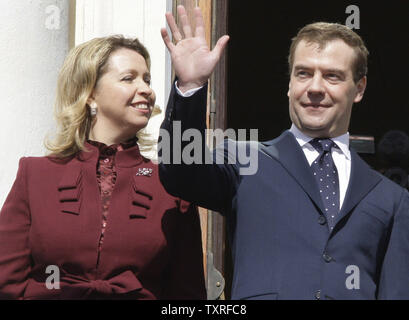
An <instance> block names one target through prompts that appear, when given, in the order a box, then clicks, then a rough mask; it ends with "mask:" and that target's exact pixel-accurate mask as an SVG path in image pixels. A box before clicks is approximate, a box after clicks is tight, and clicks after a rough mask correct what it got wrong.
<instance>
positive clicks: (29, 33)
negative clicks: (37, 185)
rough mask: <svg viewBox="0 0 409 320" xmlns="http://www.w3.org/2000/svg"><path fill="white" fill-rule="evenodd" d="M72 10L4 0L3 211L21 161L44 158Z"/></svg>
mask: <svg viewBox="0 0 409 320" xmlns="http://www.w3.org/2000/svg"><path fill="white" fill-rule="evenodd" d="M68 10H69V5H68V0H17V1H9V0H0V26H1V33H0V48H1V54H0V70H1V72H0V150H1V158H0V208H1V207H2V205H3V203H4V200H5V199H6V196H7V194H8V193H9V191H10V188H11V185H12V183H13V182H14V179H15V176H16V172H17V167H18V160H19V158H20V157H22V156H42V155H44V154H45V148H44V147H43V141H44V137H45V135H46V133H48V132H49V131H50V130H51V129H52V128H53V126H54V119H53V103H54V98H55V88H56V81H57V74H58V70H59V68H60V67H61V65H62V63H63V60H64V57H65V55H66V54H67V52H68Z"/></svg>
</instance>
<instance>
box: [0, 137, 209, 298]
mask: <svg viewBox="0 0 409 320" xmlns="http://www.w3.org/2000/svg"><path fill="white" fill-rule="evenodd" d="M86 147H87V148H88V149H89V150H90V152H81V153H79V154H78V156H77V157H75V158H72V159H70V160H67V161H56V160H55V159H52V158H50V157H41V158H22V159H21V160H20V165H19V170H18V173H17V178H16V181H15V182H14V185H13V187H12V189H11V191H10V194H9V195H8V197H7V199H6V202H5V203H4V206H3V208H2V210H1V213H0V298H2V299H15V298H18V299H83V298H88V299H93V298H95V299H104V298H108V299H205V298H206V291H205V285H204V274H203V260H202V259H203V256H202V245H201V234H200V223H199V216H198V212H197V209H196V207H195V206H193V205H190V204H189V203H187V202H184V201H181V200H180V199H179V198H175V197H172V196H170V195H169V194H168V193H167V192H166V191H165V190H164V188H163V187H162V185H161V183H160V181H159V177H158V168H157V166H156V165H155V164H153V163H152V162H151V161H149V160H147V159H145V158H143V157H142V156H141V154H140V152H139V148H138V146H135V147H132V148H129V149H126V150H123V151H120V152H118V153H117V154H116V156H115V157H116V158H115V162H116V170H117V180H116V184H115V189H114V191H113V193H112V198H111V204H110V209H109V215H108V224H107V229H106V231H105V236H104V244H103V246H102V250H101V253H100V256H99V262H98V263H97V259H98V241H99V237H100V234H101V220H102V213H101V212H102V211H101V210H102V209H101V200H100V194H99V188H98V183H97V179H96V166H97V161H98V152H99V151H98V148H97V147H95V146H93V145H91V144H88V143H87V144H86ZM143 169H152V174H151V176H150V175H149V171H148V170H143ZM144 172H145V174H144ZM146 172H148V174H146ZM51 265H52V266H57V267H58V269H59V272H60V283H59V284H60V289H47V287H46V284H45V282H46V279H47V278H48V277H50V276H53V277H54V276H55V275H56V273H55V272H54V271H53V272H51V273H46V268H47V267H48V266H51ZM49 272H50V271H49ZM54 285H55V284H54Z"/></svg>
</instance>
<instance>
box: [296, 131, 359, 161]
mask: <svg viewBox="0 0 409 320" xmlns="http://www.w3.org/2000/svg"><path fill="white" fill-rule="evenodd" d="M289 131H290V132H291V133H292V134H293V135H294V137H295V139H296V140H297V142H298V144H299V145H300V147H301V148H304V147H307V146H306V145H307V144H308V147H309V146H311V145H310V144H309V142H310V141H311V140H312V139H313V138H311V137H309V136H308V135H306V134H305V133H303V132H301V131H300V129H298V128H297V127H296V126H295V124H294V123H293V125H292V126H291V128H290V130H289ZM331 140H332V141H334V142H335V143H336V144H337V146H338V147H339V148H340V149H341V151H342V153H343V154H344V155H345V157H346V158H347V159H348V160H351V151H350V150H349V132H347V133H345V134H343V135H341V136H338V137H335V138H331Z"/></svg>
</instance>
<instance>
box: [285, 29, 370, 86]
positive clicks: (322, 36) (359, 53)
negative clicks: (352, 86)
mask: <svg viewBox="0 0 409 320" xmlns="http://www.w3.org/2000/svg"><path fill="white" fill-rule="evenodd" d="M337 39H341V40H343V41H344V42H345V43H346V44H347V45H349V46H350V47H352V48H353V49H354V51H355V53H356V59H355V61H354V63H353V65H352V72H353V76H354V81H355V82H358V81H359V80H361V79H362V78H363V77H365V76H366V75H367V73H368V55H369V51H368V49H367V48H366V46H365V43H364V41H363V40H362V38H361V37H360V36H359V35H358V34H357V33H355V32H354V31H352V30H351V29H349V28H348V27H346V26H344V25H342V24H338V23H327V22H316V23H311V24H308V25H306V26H305V27H303V28H302V29H301V30H300V31H299V32H298V34H297V36H296V37H294V38H293V39H292V42H291V47H290V54H289V56H288V65H289V71H290V75H291V73H292V69H293V64H294V54H295V49H296V48H297V45H298V44H299V43H300V42H301V41H302V40H305V41H306V42H308V43H317V44H318V45H319V48H320V49H323V48H325V46H326V45H327V43H328V42H330V41H333V40H337Z"/></svg>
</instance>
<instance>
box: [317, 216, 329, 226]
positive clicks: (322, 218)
mask: <svg viewBox="0 0 409 320" xmlns="http://www.w3.org/2000/svg"><path fill="white" fill-rule="evenodd" d="M318 223H319V224H320V225H322V226H323V225H324V224H326V223H327V219H326V218H325V217H324V216H320V217H319V218H318Z"/></svg>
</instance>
